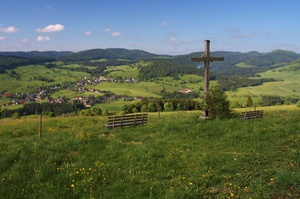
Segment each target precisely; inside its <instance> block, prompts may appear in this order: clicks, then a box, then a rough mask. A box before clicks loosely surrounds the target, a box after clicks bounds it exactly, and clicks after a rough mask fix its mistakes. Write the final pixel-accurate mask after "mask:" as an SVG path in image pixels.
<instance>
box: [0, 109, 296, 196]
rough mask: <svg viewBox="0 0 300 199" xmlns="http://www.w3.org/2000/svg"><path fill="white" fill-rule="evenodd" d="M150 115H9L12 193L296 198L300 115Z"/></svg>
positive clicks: (5, 154) (1, 160) (4, 159)
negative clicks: (141, 120) (138, 119)
mask: <svg viewBox="0 0 300 199" xmlns="http://www.w3.org/2000/svg"><path fill="white" fill-rule="evenodd" d="M199 115H200V113H199V112H178V113H161V117H160V119H159V118H158V116H157V114H150V116H149V120H148V123H147V124H146V125H144V126H140V127H124V128H122V129H121V128H116V129H113V130H107V129H105V128H104V127H103V124H104V123H105V122H106V118H105V117H70V118H44V119H43V135H42V137H41V138H39V137H38V126H39V124H38V118H27V119H24V118H23V119H17V120H12V119H4V120H0V139H1V141H0V155H1V156H0V194H1V196H2V197H4V198H297V197H299V196H300V195H299V194H300V188H299V187H300V178H299V177H300V176H299V164H300V147H299V142H300V134H299V133H300V130H299V129H300V123H299V118H300V113H299V112H297V111H273V112H271V111H270V112H267V113H266V115H265V117H264V118H262V119H257V120H242V119H239V118H236V119H226V120H213V121H208V120H205V121H204V120H199V118H198V117H199Z"/></svg>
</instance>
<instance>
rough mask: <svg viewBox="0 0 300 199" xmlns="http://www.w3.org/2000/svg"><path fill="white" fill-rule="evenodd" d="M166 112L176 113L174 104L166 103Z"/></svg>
mask: <svg viewBox="0 0 300 199" xmlns="http://www.w3.org/2000/svg"><path fill="white" fill-rule="evenodd" d="M164 110H165V111H174V106H173V104H172V102H166V103H165V104H164Z"/></svg>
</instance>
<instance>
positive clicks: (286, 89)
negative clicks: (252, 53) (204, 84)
mask: <svg viewBox="0 0 300 199" xmlns="http://www.w3.org/2000/svg"><path fill="white" fill-rule="evenodd" d="M260 75H261V77H262V78H274V79H276V80H279V81H276V82H267V83H264V84H263V85H261V86H255V87H253V86H250V87H245V88H239V89H237V91H229V92H227V96H228V99H229V100H230V101H231V102H234V101H238V102H240V103H246V100H247V97H248V96H251V97H252V99H253V101H255V102H259V101H261V96H262V95H270V96H279V97H282V98H288V97H290V98H300V94H299V92H300V89H299V85H300V73H299V72H297V71H282V68H278V69H277V70H269V71H267V72H264V73H260Z"/></svg>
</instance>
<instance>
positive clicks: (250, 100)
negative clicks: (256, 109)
mask: <svg viewBox="0 0 300 199" xmlns="http://www.w3.org/2000/svg"><path fill="white" fill-rule="evenodd" d="M246 106H247V107H251V106H253V101H252V98H251V96H248V99H247V102H246Z"/></svg>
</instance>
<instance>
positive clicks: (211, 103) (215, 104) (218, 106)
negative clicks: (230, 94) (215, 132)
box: [204, 87, 231, 119]
mask: <svg viewBox="0 0 300 199" xmlns="http://www.w3.org/2000/svg"><path fill="white" fill-rule="evenodd" d="M204 102H205V104H204V107H205V109H204V110H206V111H208V116H209V117H210V118H211V119H216V117H220V118H225V117H229V116H231V109H230V103H229V101H228V100H227V96H226V95H225V93H224V92H223V91H222V90H221V89H220V88H218V87H213V88H211V89H210V92H209V93H206V97H205V99H204Z"/></svg>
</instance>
